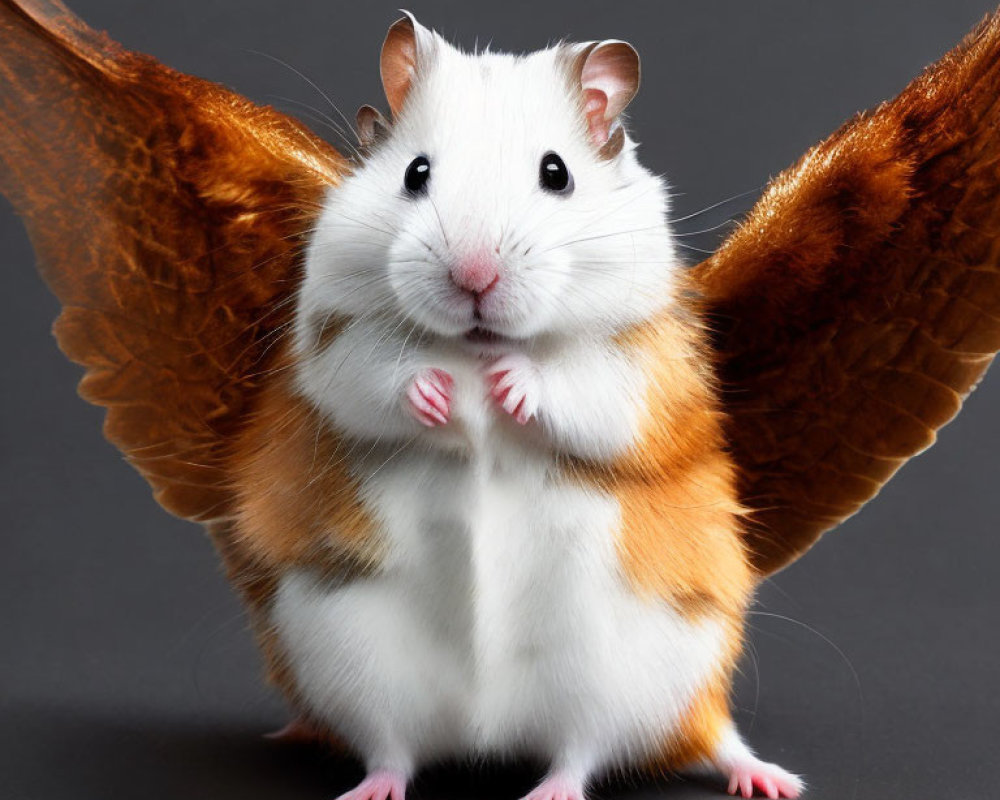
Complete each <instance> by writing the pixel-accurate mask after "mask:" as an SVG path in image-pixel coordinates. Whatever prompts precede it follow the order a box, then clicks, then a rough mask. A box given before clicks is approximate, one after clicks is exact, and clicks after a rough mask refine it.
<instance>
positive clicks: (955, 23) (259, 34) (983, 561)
mask: <svg viewBox="0 0 1000 800" xmlns="http://www.w3.org/2000/svg"><path fill="white" fill-rule="evenodd" d="M73 6H74V8H75V9H76V10H77V11H78V12H79V13H80V14H81V15H82V16H83V17H84V18H85V19H87V20H88V21H89V22H90V23H91V24H93V25H94V26H95V27H97V28H104V29H107V30H109V31H110V32H111V33H112V34H113V36H114V37H115V38H117V39H118V40H120V41H122V42H124V43H125V44H126V45H128V46H129V47H132V48H134V49H139V50H144V51H146V52H150V53H152V54H154V55H156V56H158V57H159V58H161V59H162V60H164V61H166V62H167V63H169V64H171V65H173V66H175V67H178V68H180V69H182V70H185V71H188V72H193V73H196V74H198V75H202V76H205V77H209V78H212V79H215V80H219V81H222V82H224V83H227V84H230V85H232V86H234V87H235V88H237V89H238V90H241V91H243V92H244V93H246V94H248V95H250V96H251V97H253V98H255V99H257V100H260V101H265V102H277V104H278V105H279V106H282V107H284V108H286V109H289V110H290V109H293V108H296V106H295V105H294V103H290V102H288V101H286V100H282V101H275V100H274V98H273V96H274V95H277V96H281V97H284V98H290V99H292V100H295V101H298V102H304V103H307V104H310V105H313V106H315V107H316V108H319V109H323V106H324V101H323V100H322V98H320V97H319V96H318V95H317V94H316V92H314V91H313V90H312V89H310V87H309V86H308V85H307V84H306V83H305V82H304V81H303V80H302V79H301V78H298V77H296V76H295V75H294V74H293V73H292V72H291V71H289V70H288V69H285V68H284V67H281V66H279V65H278V64H276V63H275V62H274V61H271V60H268V59H266V58H263V57H261V56H258V55H254V54H252V53H250V52H248V51H250V50H257V51H263V52H266V53H269V54H272V55H273V56H275V57H277V58H280V59H283V60H285V61H288V62H290V63H292V64H293V65H294V66H295V67H296V68H297V69H299V70H301V71H302V72H304V73H305V74H306V75H308V76H310V77H311V78H312V79H314V80H315V81H316V82H317V83H318V84H320V85H321V86H322V87H323V88H324V89H325V90H326V91H327V93H328V94H330V96H331V97H332V98H333V99H334V100H335V101H336V102H337V103H338V104H339V105H340V106H341V108H343V109H344V111H345V113H347V114H348V115H349V116H353V111H354V109H355V108H356V107H357V106H358V105H359V104H360V103H362V102H366V101H367V102H376V103H377V104H378V105H380V106H383V107H384V101H383V100H382V97H381V91H380V87H379V84H378V81H377V54H378V47H379V45H380V43H381V39H382V36H383V35H384V32H385V28H386V27H387V25H388V24H389V23H390V22H392V20H394V19H395V18H396V17H397V16H398V14H397V12H396V10H395V8H396V4H395V3H393V2H369V3H364V4H362V3H359V2H355V3H350V4H348V3H344V2H284V3H278V2H261V1H260V0H253V1H252V2H251V1H250V0H225V1H223V0H210V1H206V0H171V2H169V3H148V4H146V3H130V2H123V0H115V1H114V2H113V1H112V0H77V2H75V3H73ZM412 9H413V10H414V11H415V12H416V13H417V15H418V16H419V17H420V19H421V20H422V21H423V22H425V23H426V24H428V25H431V26H434V27H437V28H439V29H441V30H442V31H443V32H444V33H446V34H447V35H448V36H450V37H452V38H454V39H457V40H458V41H460V42H462V43H465V44H467V45H471V44H472V43H473V42H474V41H475V39H476V37H479V39H480V41H485V40H486V39H489V38H492V39H493V41H494V43H495V45H497V46H499V47H502V48H505V49H525V48H534V47H538V46H541V45H544V44H545V43H546V42H548V41H549V40H552V39H556V38H559V37H563V36H567V35H568V36H571V37H573V38H578V39H600V38H608V37H618V38H624V39H628V40H630V41H632V42H633V43H634V44H635V45H636V46H637V47H638V49H639V51H640V52H641V54H642V56H643V59H644V61H643V67H644V85H643V89H642V91H641V93H640V96H639V98H638V99H637V101H636V102H635V104H634V106H633V109H632V119H633V127H634V129H635V130H636V132H637V135H638V138H639V139H640V140H641V141H642V142H644V145H643V153H644V158H645V161H646V163H647V164H648V165H649V166H651V167H652V168H653V169H654V170H656V171H658V172H664V173H666V174H667V175H668V176H669V177H670V180H671V182H672V184H673V186H674V187H675V190H676V192H677V193H678V196H677V198H676V214H675V216H684V215H687V214H690V213H693V212H695V211H698V210H699V209H702V208H703V207H705V206H707V205H710V204H712V203H715V202H717V201H720V200H723V199H725V198H727V197H730V196H732V195H737V194H740V193H744V192H749V193H750V194H749V195H748V196H745V197H743V198H742V199H741V200H738V201H735V202H732V203H730V204H728V205H726V206H725V207H723V208H721V209H718V210H716V211H713V212H709V213H706V214H703V215H701V216H698V217H697V218H695V219H692V220H690V221H688V222H686V223H684V224H682V225H681V226H680V228H681V230H683V231H698V230H701V229H704V228H709V227H712V226H715V225H718V224H719V223H722V222H724V221H725V220H726V219H727V217H728V216H729V215H732V214H736V213H738V212H740V211H742V210H745V209H746V208H747V206H748V205H749V203H750V201H751V199H752V197H753V196H754V195H755V193H756V190H757V189H758V188H759V187H760V185H761V184H762V182H763V181H764V180H765V179H766V178H767V177H768V176H769V175H773V174H775V173H777V172H778V171H779V170H780V169H781V168H783V167H784V166H785V165H787V164H789V163H790V162H791V161H792V160H793V159H794V158H796V157H797V156H798V155H799V154H800V153H801V152H802V151H803V150H804V149H805V148H806V147H808V146H809V145H811V144H812V143H814V142H815V141H817V140H818V139H819V138H821V137H822V136H824V135H825V134H827V133H828V132H829V131H831V130H832V129H833V128H834V127H836V126H837V125H838V124H839V123H840V122H841V121H843V120H844V119H845V118H846V117H848V116H849V115H850V114H852V113H853V112H854V111H856V110H858V109H861V108H864V107H866V106H870V105H872V104H874V103H876V102H877V101H879V100H880V99H883V98H886V97H889V96H891V95H893V94H894V93H895V92H897V91H898V90H899V89H901V88H902V87H903V86H904V85H905V83H906V81H907V80H908V79H909V78H910V77H912V76H913V75H915V74H916V73H917V72H918V71H919V70H920V69H921V68H922V67H923V66H924V65H925V64H927V63H929V62H931V61H932V60H934V59H935V58H937V57H938V56H940V55H941V54H942V53H943V52H944V51H945V50H946V49H947V48H948V47H949V46H950V45H952V44H953V43H954V42H956V41H957V40H958V39H959V38H960V37H961V36H962V35H963V34H964V33H965V31H966V30H968V29H969V28H970V27H971V26H972V25H973V23H974V22H976V21H977V20H978V19H979V18H981V17H982V16H983V14H984V13H985V12H986V11H987V10H988V9H989V2H988V0H961V1H959V0H949V1H948V2H942V1H941V0H937V1H936V2H933V1H930V0H921V2H914V0H908V1H907V2H893V3H878V4H874V3H871V2H864V1H863V0H852V1H851V2H846V1H845V0H838V2H827V3H823V4H819V3H804V2H801V0H788V1H787V2H722V1H721V0H699V2H694V0H687V1H686V2H662V0H661V2H609V1H608V0H604V2H600V3H598V2H592V1H591V0H576V2H568V1H567V2H542V1H541V0H534V1H533V2H530V3H528V2H514V1H508V2H506V3H503V4H501V3H491V4H475V3H470V2H457V1H455V2H448V1H447V0H413V3H412ZM327 110H328V109H327ZM0 202H2V201H0ZM717 237H718V232H712V233H707V234H701V235H695V236H691V237H687V238H685V239H684V240H683V241H684V242H685V243H687V244H690V245H693V246H695V247H702V248H710V247H712V246H713V245H714V243H715V242H716V241H717ZM0 248H2V252H3V254H4V259H3V271H2V273H0V281H2V284H0V286H2V293H3V299H2V301H0V309H2V313H0V341H2V342H4V343H6V352H5V353H4V357H3V368H2V369H3V378H2V381H3V392H2V396H0V400H2V413H0V487H2V488H0V519H2V520H3V524H2V534H0V535H2V539H0V553H2V555H0V708H2V711H0V798H38V799H39V800H41V799H42V798H45V799H47V798H60V799H61V800H62V799H63V798H69V799H70V800H83V799H84V798H95V800H98V799H99V800H116V799H117V798H134V797H137V796H141V797H144V798H146V799H147V800H159V799H160V798H181V797H184V798H190V797H196V798H202V797H204V798H213V800H227V799H228V798H240V800H249V798H323V797H332V796H334V795H335V794H337V793H339V792H340V791H343V790H344V789H346V788H347V787H348V786H349V785H350V784H351V783H352V782H353V781H355V780H356V779H357V778H358V777H359V773H358V770H357V767H356V766H355V765H352V764H350V763H347V762H342V761H338V760H336V759H333V758H331V757H328V756H326V755H324V754H322V753H321V752H319V751H318V750H314V749H311V748H309V747H293V746H287V745H286V746H281V745H274V744H271V743H267V742H264V741H262V740H261V739H260V736H259V735H260V734H261V733H262V732H264V731H265V730H267V729H269V728H271V727H274V726H278V725H280V724H281V723H282V722H283V719H284V717H283V710H282V707H281V704H280V702H279V701H277V700H276V699H275V698H274V697H273V696H271V695H270V694H269V693H268V692H267V691H266V690H265V689H264V688H263V687H262V684H261V683H260V682H259V679H258V673H259V665H258V659H257V656H256V654H255V651H254V648H253V646H252V643H251V641H250V638H249V636H248V634H247V631H246V627H245V624H244V620H243V618H242V615H241V613H240V608H239V606H238V604H237V602H236V601H235V599H234V597H233V596H232V594H231V593H230V591H229V589H228V588H227V586H226V584H225V582H224V580H223V579H222V577H221V576H220V574H219V571H218V568H217V565H216V559H215V556H214V554H213V553H212V551H211V547H210V546H209V544H208V542H207V541H206V539H205V538H204V537H203V536H202V535H201V534H200V532H199V531H198V529H197V528H195V527H194V526H192V525H189V524H186V523H183V522H180V521H177V520H174V519H172V518H170V517H169V516H167V515H166V514H165V513H163V512H162V511H161V510H160V509H159V508H158V507H157V506H156V505H155V504H154V503H153V501H152V500H151V498H150V495H149V491H148V490H147V487H146V485H145V484H144V483H143V482H142V481H141V480H140V479H139V478H138V477H137V475H135V474H134V473H133V472H132V470H131V469H130V468H129V467H127V466H126V465H125V464H124V463H123V462H122V460H121V458H120V457H119V455H118V453H117V452H116V451H115V450H114V449H113V448H111V447H110V446H109V445H107V444H106V443H105V442H104V441H103V440H102V438H101V436H100V421H101V413H100V412H99V411H98V410H96V409H94V408H90V407H88V406H86V405H84V404H83V403H82V402H81V401H79V400H78V399H77V398H76V397H75V396H74V386H75V383H76V381H77V379H78V377H79V370H78V369H77V368H75V367H74V366H72V365H70V364H68V363H66V362H65V361H64V360H63V358H62V356H61V355H60V354H59V353H58V352H57V350H56V348H55V346H54V343H53V341H52V339H51V338H50V335H49V325H50V323H51V321H52V319H53V318H54V316H55V314H56V305H55V303H54V301H53V299H52V298H51V297H50V296H49V294H48V293H47V291H46V290H45V288H44V287H43V286H42V284H41V282H40V280H39V279H38V278H37V277H36V275H35V273H34V271H33V267H32V257H31V253H30V250H29V246H28V243H27V240H26V238H25V236H24V233H23V231H22V229H21V227H20V225H19V223H18V222H17V221H16V220H15V219H14V218H13V216H12V214H11V213H10V210H9V207H7V206H6V205H0ZM697 255H698V254H697V253H695V252H692V256H693V257H697ZM998 401H1000V374H997V372H994V373H993V374H992V375H991V376H989V377H987V379H986V380H985V381H984V383H983V385H982V386H981V388H980V389H979V390H978V391H977V392H976V393H975V394H974V395H973V396H972V397H971V399H970V400H969V402H968V403H967V406H966V409H965V411H964V412H963V414H962V415H961V416H960V417H959V419H958V420H957V421H956V422H955V423H953V424H952V425H951V426H950V427H949V428H948V429H947V430H946V431H945V432H944V435H943V437H942V441H941V442H940V443H939V444H938V445H937V446H936V447H935V448H934V449H933V450H932V451H931V452H930V453H928V454H927V455H924V456H922V457H921V458H919V459H917V460H916V461H915V462H914V463H912V464H910V465H908V466H907V467H906V468H905V469H904V470H903V472H902V473H901V474H900V475H899V476H898V478H897V479H896V480H894V481H893V482H892V483H891V484H890V485H889V487H888V488H887V489H886V490H885V491H884V492H883V493H882V495H881V496H880V497H879V499H878V500H877V501H876V502H874V503H872V505H871V506H870V507H869V508H868V509H866V510H865V511H864V513H862V514H860V515H859V516H858V517H856V518H855V519H853V520H851V521H850V522H848V523H847V524H845V525H844V526H843V527H842V528H841V529H840V530H839V531H838V532H836V533H835V534H833V535H830V536H828V537H827V538H826V539H825V540H824V541H823V542H822V543H821V544H820V545H819V546H817V547H816V548H815V550H814V551H813V552H812V553H811V554H810V556H809V557H807V558H806V559H804V560H803V561H802V562H800V563H799V564H797V565H795V566H794V567H793V568H791V569H789V570H787V571H786V572H785V573H783V574H781V575H780V576H779V577H778V578H776V579H775V580H773V581H771V582H770V583H769V584H768V585H766V586H765V587H764V589H763V591H762V592H761V595H760V603H759V606H758V611H759V612H760V613H759V614H757V615H755V616H754V617H752V618H751V624H752V628H753V650H754V653H755V658H753V659H748V660H747V662H746V665H745V669H744V671H743V672H744V674H743V676H742V677H741V679H740V682H739V687H738V688H739V692H738V704H739V707H740V712H739V716H740V721H741V724H742V728H743V730H744V731H745V732H746V733H747V734H748V735H749V739H750V741H751V743H752V744H753V745H754V746H755V747H757V748H758V749H759V751H760V752H761V754H762V755H763V756H765V757H767V758H769V759H774V760H777V761H779V762H780V763H782V764H783V765H784V766H786V767H788V768H789V769H792V770H795V771H799V772H801V773H803V774H804V775H805V776H806V777H807V778H808V780H809V783H810V785H811V788H810V790H809V794H808V797H810V798H814V800H819V798H873V799H874V798H879V799H884V798H896V797H931V796H944V797H956V798H984V797H988V796H996V770H997V767H998V765H1000V759H998V757H997V751H996V748H997V744H998V736H997V730H998V724H1000V723H998V722H997V720H998V719H1000V699H998V694H997V692H996V686H997V682H996V678H997V674H998V659H1000V645H998V641H1000V637H998V636H997V630H1000V613H998V607H1000V605H998V600H1000V588H998V586H997V583H996V581H995V580H994V575H995V573H996V566H995V565H996V564H997V561H998V555H1000V541H998V537H997V535H996V534H997V528H998V525H997V522H998V520H1000V501H998V491H997V489H998V487H997V480H996V476H997V473H998V470H1000V447H998V446H997V445H998V444H1000V409H998V405H1000V403H998ZM534 777H535V771H534V770H532V769H529V768H524V767H517V768H509V767H508V768H500V767H491V768H489V769H488V770H486V771H480V770H475V771H474V770H471V769H464V768H456V767H452V768H445V769H439V770H435V771H434V772H432V773H431V774H429V775H426V776H424V777H423V778H421V779H420V780H418V782H417V784H416V786H415V789H414V790H413V793H412V796H413V797H414V798H423V800H439V799H441V798H471V797H476V798H490V799H492V798H506V800H514V798H515V797H517V796H518V795H519V794H520V793H522V792H523V791H525V790H526V789H527V788H529V786H530V784H531V782H532V781H533V779H534ZM594 796H595V797H600V798H609V799H610V798H634V799H635V798H652V797H661V796H662V797H673V798H681V797H683V798H695V797H713V796H716V795H715V793H714V792H712V791H710V790H709V789H706V788H705V787H704V786H702V785H700V784H695V783H680V782H676V781H675V782H670V783H660V784H652V783H648V782H647V783H635V784H622V783H611V784H605V785H602V786H600V787H599V788H598V789H597V790H596V791H595V793H594Z"/></svg>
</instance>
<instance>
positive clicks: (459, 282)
mask: <svg viewBox="0 0 1000 800" xmlns="http://www.w3.org/2000/svg"><path fill="white" fill-rule="evenodd" d="M499 280H500V265H499V264H498V263H497V262H496V259H494V258H492V257H491V256H490V255H489V254H488V253H478V254H476V255H474V256H468V257H466V258H462V259H459V260H458V261H456V262H455V264H454V265H453V266H452V268H451V282H452V283H454V284H455V285H456V286H457V287H458V288H459V289H461V290H462V291H465V292H470V293H471V294H473V295H475V296H476V299H477V300H478V299H479V298H481V297H483V296H484V295H485V294H486V293H487V292H489V291H490V290H491V289H492V288H493V287H494V286H496V285H497V281H499Z"/></svg>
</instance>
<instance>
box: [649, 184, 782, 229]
mask: <svg viewBox="0 0 1000 800" xmlns="http://www.w3.org/2000/svg"><path fill="white" fill-rule="evenodd" d="M763 190H764V184H760V185H759V186H757V187H756V188H753V189H747V190H746V191H745V192H740V193H739V194H734V195H732V196H731V197H727V198H726V199H725V200H720V201H719V202H718V203H713V204H712V205H710V206H705V207H704V208H703V209H701V210H700V211H695V212H694V213H692V214H687V215H686V216H683V217H677V218H676V219H668V220H667V222H669V223H670V224H671V225H675V224H676V223H678V222H686V221H687V220H689V219H694V218H695V217H700V216H701V215H702V214H707V213H708V212H709V211H714V210H715V209H717V208H719V207H720V206H724V205H726V203H732V202H733V201H735V200H739V199H741V198H744V197H748V196H749V195H752V194H760V193H761V192H762V191H763Z"/></svg>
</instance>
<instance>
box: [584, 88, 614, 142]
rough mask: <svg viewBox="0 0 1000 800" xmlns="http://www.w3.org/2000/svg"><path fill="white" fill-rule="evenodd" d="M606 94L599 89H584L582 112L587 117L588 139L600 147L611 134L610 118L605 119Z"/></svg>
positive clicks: (606, 108) (606, 107)
mask: <svg viewBox="0 0 1000 800" xmlns="http://www.w3.org/2000/svg"><path fill="white" fill-rule="evenodd" d="M607 110H608V96H607V95H606V94H605V93H604V92H602V91H601V90H600V89H584V91H583V113H584V114H585V115H586V117H587V130H588V131H589V133H590V140H591V141H592V142H593V143H594V144H595V145H597V146H598V147H600V146H601V145H603V144H604V143H605V142H606V141H607V140H608V137H609V136H610V135H611V120H610V119H606V118H605V115H606V114H607Z"/></svg>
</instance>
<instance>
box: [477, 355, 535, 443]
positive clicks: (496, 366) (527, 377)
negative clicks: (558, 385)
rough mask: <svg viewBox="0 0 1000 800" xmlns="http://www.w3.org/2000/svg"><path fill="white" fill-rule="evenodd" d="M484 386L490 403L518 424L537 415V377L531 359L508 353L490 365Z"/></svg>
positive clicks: (524, 422) (526, 421) (526, 422)
mask: <svg viewBox="0 0 1000 800" xmlns="http://www.w3.org/2000/svg"><path fill="white" fill-rule="evenodd" d="M486 382H487V384H489V387H490V395H492V397H493V399H494V400H495V401H496V402H497V403H498V404H499V405H500V407H501V408H503V410H504V411H506V412H507V413H508V414H510V415H511V416H512V417H513V418H514V419H516V420H517V421H518V422H519V423H520V424H522V425H527V424H528V421H529V420H530V419H531V418H532V417H534V416H535V414H537V413H538V396H539V394H541V376H540V375H539V374H538V367H536V366H535V365H534V364H533V363H532V361H531V359H529V358H528V357H527V356H524V355H521V354H520V353H511V354H509V355H506V356H503V357H501V358H500V359H498V360H497V361H494V362H493V363H492V364H491V365H490V366H489V368H488V369H487V370H486Z"/></svg>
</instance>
